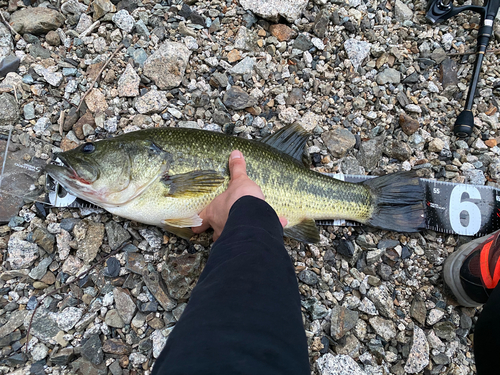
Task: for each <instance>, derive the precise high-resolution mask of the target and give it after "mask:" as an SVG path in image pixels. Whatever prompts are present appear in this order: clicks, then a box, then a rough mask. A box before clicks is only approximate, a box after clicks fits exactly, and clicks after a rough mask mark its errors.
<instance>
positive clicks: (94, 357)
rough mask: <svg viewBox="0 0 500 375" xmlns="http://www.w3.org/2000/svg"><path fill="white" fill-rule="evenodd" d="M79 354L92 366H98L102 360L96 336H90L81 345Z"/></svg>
mask: <svg viewBox="0 0 500 375" xmlns="http://www.w3.org/2000/svg"><path fill="white" fill-rule="evenodd" d="M81 348H82V351H81V354H82V356H83V357H84V358H86V359H87V360H89V361H90V362H91V363H93V364H94V365H99V364H100V363H101V362H102V361H103V359H104V353H103V352H102V343H101V339H100V338H99V335H98V334H93V335H91V336H90V337H89V338H88V339H87V341H85V343H84V344H83V345H82V347H81Z"/></svg>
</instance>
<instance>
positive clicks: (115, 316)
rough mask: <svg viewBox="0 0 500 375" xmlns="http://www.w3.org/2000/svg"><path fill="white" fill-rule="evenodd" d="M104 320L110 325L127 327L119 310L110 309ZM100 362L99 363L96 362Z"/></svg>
mask: <svg viewBox="0 0 500 375" xmlns="http://www.w3.org/2000/svg"><path fill="white" fill-rule="evenodd" d="M104 322H105V323H106V324H107V325H108V326H110V327H115V328H123V327H125V323H124V322H123V319H122V318H121V316H120V314H119V313H118V310H115V309H113V310H109V311H108V312H107V313H106V317H105V318H104ZM96 364H98V363H96Z"/></svg>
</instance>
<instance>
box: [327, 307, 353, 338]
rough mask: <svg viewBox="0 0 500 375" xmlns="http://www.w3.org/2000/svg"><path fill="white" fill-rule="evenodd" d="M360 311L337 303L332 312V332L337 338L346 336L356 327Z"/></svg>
mask: <svg viewBox="0 0 500 375" xmlns="http://www.w3.org/2000/svg"><path fill="white" fill-rule="evenodd" d="M358 317H359V313H358V312H357V311H352V310H350V309H348V308H346V307H343V306H340V305H335V306H334V307H333V308H332V312H331V322H330V333H331V336H332V337H333V338H334V339H335V340H339V339H341V338H342V337H344V336H345V334H346V333H347V332H349V331H350V330H351V329H353V328H354V326H355V325H356V323H357V321H358Z"/></svg>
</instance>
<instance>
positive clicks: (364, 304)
mask: <svg viewBox="0 0 500 375" xmlns="http://www.w3.org/2000/svg"><path fill="white" fill-rule="evenodd" d="M358 310H359V311H361V312H364V313H365V314H368V315H378V310H377V308H376V307H375V304H374V303H373V302H372V301H370V300H369V299H368V298H366V297H364V298H363V299H362V300H361V303H360V304H359V306H358Z"/></svg>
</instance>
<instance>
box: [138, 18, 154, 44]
mask: <svg viewBox="0 0 500 375" xmlns="http://www.w3.org/2000/svg"><path fill="white" fill-rule="evenodd" d="M135 32H136V33H137V34H138V35H142V36H144V37H145V38H146V40H148V39H149V37H150V35H151V34H150V33H149V30H148V27H147V26H146V24H145V23H144V21H143V20H139V21H137V22H136V23H135Z"/></svg>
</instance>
